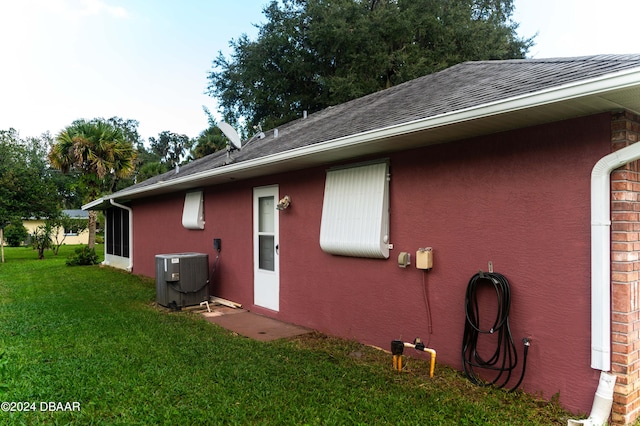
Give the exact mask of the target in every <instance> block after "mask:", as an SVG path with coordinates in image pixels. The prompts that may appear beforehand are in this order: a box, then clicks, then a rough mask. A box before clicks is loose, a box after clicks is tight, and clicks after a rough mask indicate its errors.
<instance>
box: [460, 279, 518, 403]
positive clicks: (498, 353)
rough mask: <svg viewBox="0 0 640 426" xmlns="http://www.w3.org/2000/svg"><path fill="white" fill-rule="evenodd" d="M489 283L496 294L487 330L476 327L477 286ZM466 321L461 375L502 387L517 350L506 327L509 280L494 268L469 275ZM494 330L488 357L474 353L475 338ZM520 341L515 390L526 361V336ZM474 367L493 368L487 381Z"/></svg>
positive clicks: (516, 356) (477, 312) (509, 330)
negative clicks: (521, 352) (495, 310)
mask: <svg viewBox="0 0 640 426" xmlns="http://www.w3.org/2000/svg"><path fill="white" fill-rule="evenodd" d="M486 285H490V286H493V288H494V289H495V292H496V296H497V298H498V313H497V315H496V319H495V321H494V323H493V326H491V328H490V329H489V330H482V329H480V312H479V310H478V288H479V287H481V286H486ZM464 305H465V314H466V321H465V326H464V337H463V339H462V367H463V370H464V373H465V375H466V376H467V378H469V380H470V381H471V382H472V383H475V384H476V385H481V386H492V385H495V386H497V387H498V388H503V387H504V386H505V385H506V384H507V383H508V382H509V379H510V378H511V373H512V372H513V370H514V369H515V368H516V366H517V364H518V354H517V351H516V347H515V344H514V343H513V337H512V336H511V329H510V328H509V308H510V307H511V290H510V287H509V281H507V279H506V278H505V277H504V276H503V275H501V274H498V273H496V272H479V273H477V274H475V275H474V276H473V277H471V280H469V285H468V286H467V293H466V296H465V303H464ZM495 333H497V346H496V349H495V351H494V352H493V354H491V356H490V357H489V358H485V357H482V356H481V355H480V354H479V353H478V349H477V345H478V339H479V337H480V336H481V335H482V334H491V335H493V334H495ZM522 341H523V343H524V361H523V366H522V374H521V376H520V380H519V381H518V383H516V385H515V386H514V387H513V388H511V390H512V391H513V390H515V389H516V388H518V386H520V383H522V379H523V378H524V373H525V368H526V365H527V351H528V349H529V339H527V338H524V339H522ZM474 368H482V369H485V370H493V371H496V372H497V375H496V377H495V378H494V379H493V380H492V381H491V382H486V381H484V380H482V379H480V378H479V377H478V376H477V374H476V372H475V371H474Z"/></svg>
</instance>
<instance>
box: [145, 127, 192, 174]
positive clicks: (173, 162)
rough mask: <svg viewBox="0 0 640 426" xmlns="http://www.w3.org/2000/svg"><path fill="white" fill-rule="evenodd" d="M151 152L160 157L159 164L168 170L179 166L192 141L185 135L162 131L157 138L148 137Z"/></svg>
mask: <svg viewBox="0 0 640 426" xmlns="http://www.w3.org/2000/svg"><path fill="white" fill-rule="evenodd" d="M149 143H150V144H151V150H152V151H153V152H154V153H155V154H156V155H158V156H159V157H160V162H161V163H164V164H165V165H166V166H167V167H168V168H169V169H172V168H174V167H175V166H177V165H180V164H181V163H182V161H183V159H184V158H185V157H186V156H187V154H188V152H189V150H190V149H191V146H192V141H191V140H190V139H189V137H188V136H187V135H179V134H177V133H173V132H169V131H166V130H165V131H164V132H161V133H160V134H158V138H157V139H156V138H154V137H150V138H149Z"/></svg>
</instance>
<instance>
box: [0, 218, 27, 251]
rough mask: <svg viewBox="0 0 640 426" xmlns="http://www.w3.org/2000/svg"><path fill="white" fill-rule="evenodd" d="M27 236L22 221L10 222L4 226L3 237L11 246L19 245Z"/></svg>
mask: <svg viewBox="0 0 640 426" xmlns="http://www.w3.org/2000/svg"><path fill="white" fill-rule="evenodd" d="M27 237H29V232H28V231H27V228H25V227H24V226H22V223H11V224H9V225H7V226H6V227H5V228H4V239H5V240H6V242H7V244H9V245H10V246H11V247H19V246H20V244H22V243H23V242H24V241H25V240H26V239H27Z"/></svg>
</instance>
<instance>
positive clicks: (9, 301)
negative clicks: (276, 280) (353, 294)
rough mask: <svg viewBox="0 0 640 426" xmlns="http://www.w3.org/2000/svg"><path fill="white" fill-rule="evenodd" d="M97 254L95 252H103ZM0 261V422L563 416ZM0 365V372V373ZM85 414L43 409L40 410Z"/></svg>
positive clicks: (29, 260)
mask: <svg viewBox="0 0 640 426" xmlns="http://www.w3.org/2000/svg"><path fill="white" fill-rule="evenodd" d="M100 250H101V249H100ZM5 252H6V253H5V255H6V263H4V264H0V351H1V350H4V352H5V354H4V356H3V357H2V358H0V361H5V360H6V365H4V369H2V368H0V385H2V384H3V383H4V384H6V385H7V389H6V390H4V391H3V390H2V387H1V386H0V396H1V398H0V400H2V401H14V402H18V401H26V402H30V403H31V402H35V403H36V409H37V410H36V411H35V412H11V413H8V412H0V424H5V423H6V424H17V425H20V424H25V425H40V424H47V425H67V424H78V425H85V424H87V425H111V424H121V425H147V424H166V425H204V424H224V425H252V424H266V425H280V424H285V425H286V424H291V425H298V424H300V425H302V424H305V425H342V424H348V425H351V424H376V425H378V424H387V425H399V424H428V425H489V424H493V425H504V424H513V425H545V424H566V423H567V418H568V417H569V416H568V414H567V413H566V412H564V411H562V410H561V409H560V408H559V407H558V405H557V404H556V403H548V402H546V401H541V400H538V399H535V398H533V397H531V396H528V395H525V394H523V393H521V392H514V393H506V392H503V391H499V390H494V389H488V388H480V387H476V386H474V385H472V384H471V383H469V382H468V381H467V380H466V379H465V378H464V377H462V376H461V375H460V374H459V373H458V372H456V371H454V370H452V369H449V368H446V367H445V366H442V365H437V367H436V374H435V377H434V378H433V379H429V378H428V374H427V371H428V365H427V363H425V362H424V361H422V360H412V359H408V360H406V362H407V365H408V368H407V370H406V371H405V372H403V373H397V372H395V371H393V370H392V369H391V356H390V355H389V354H387V353H384V352H382V351H380V350H376V349H373V348H370V347H367V346H363V345H360V344H358V343H355V342H352V341H347V340H342V339H337V338H330V337H327V336H324V335H321V334H319V333H315V334H311V335H307V336H304V337H300V338H294V339H289V340H280V341H275V342H266V343H261V342H256V341H253V340H250V339H247V338H244V337H241V336H237V335H235V334H234V333H231V332H229V331H227V330H224V329H222V328H220V327H218V326H216V325H214V324H211V323H209V322H207V321H205V320H204V319H202V318H201V316H200V315H197V314H194V313H189V312H179V313H170V312H168V311H166V310H164V309H160V308H158V307H156V306H155V304H154V303H153V302H154V300H155V284H154V282H153V280H151V279H147V278H141V277H138V276H134V275H131V274H127V273H124V272H121V271H117V270H114V269H110V268H102V267H99V266H91V267H86V266H83V267H68V266H66V265H65V259H66V257H67V256H68V255H69V254H71V253H72V252H73V247H67V246H65V247H63V248H62V249H61V251H60V254H59V255H58V256H57V257H55V256H53V254H52V253H51V252H47V253H46V258H45V260H41V261H39V260H37V253H35V252H34V251H33V250H31V249H28V248H6V249H5ZM0 366H1V362H0ZM48 401H52V402H62V403H66V402H79V403H80V407H81V409H80V411H75V412H70V411H67V412H62V411H39V410H40V408H41V407H40V402H48Z"/></svg>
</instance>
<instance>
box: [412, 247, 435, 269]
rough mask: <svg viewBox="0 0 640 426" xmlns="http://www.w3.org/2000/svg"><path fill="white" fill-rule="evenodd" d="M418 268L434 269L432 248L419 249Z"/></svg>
mask: <svg viewBox="0 0 640 426" xmlns="http://www.w3.org/2000/svg"><path fill="white" fill-rule="evenodd" d="M416 268H418V269H431V268H433V249H432V248H431V247H426V248H419V249H418V251H417V252H416Z"/></svg>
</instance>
